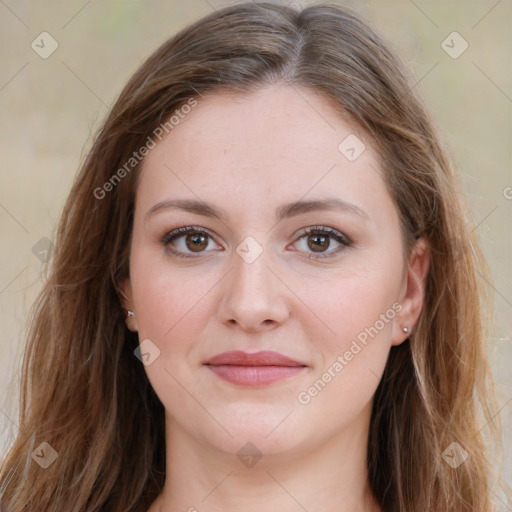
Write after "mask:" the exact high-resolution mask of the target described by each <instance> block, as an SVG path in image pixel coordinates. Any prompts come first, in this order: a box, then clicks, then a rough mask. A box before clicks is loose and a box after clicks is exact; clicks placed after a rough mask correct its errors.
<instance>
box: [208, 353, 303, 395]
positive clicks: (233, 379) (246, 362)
mask: <svg viewBox="0 0 512 512" xmlns="http://www.w3.org/2000/svg"><path fill="white" fill-rule="evenodd" d="M204 364H205V366H206V367H207V368H208V369H209V370H211V371H212V372H213V373H214V374H215V375H216V376H217V377H219V378H221V379H223V380H225V381H228V382H230V383H232V384H236V385H238V386H246V387H259V386H267V385H269V384H272V383H273V382H276V381H280V380H283V379H289V378H291V377H294V376H296V375H298V374H299V373H301V372H303V371H304V370H305V368H307V367H308V366H307V365H306V364H304V363H301V362H299V361H295V360H293V359H290V358H289V357H286V356H284V355H283V354H279V353H278V352H272V351H263V352H256V353H253V354H250V353H247V352H242V351H239V350H237V351H232V352H224V353H222V354H218V355H216V356H214V357H212V358H211V359H209V360H208V361H207V362H206V363H204Z"/></svg>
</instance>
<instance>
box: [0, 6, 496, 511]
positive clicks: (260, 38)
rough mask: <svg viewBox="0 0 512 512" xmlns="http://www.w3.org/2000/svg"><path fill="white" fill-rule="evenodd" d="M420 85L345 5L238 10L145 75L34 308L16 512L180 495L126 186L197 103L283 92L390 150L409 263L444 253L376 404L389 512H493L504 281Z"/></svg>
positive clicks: (115, 119)
mask: <svg viewBox="0 0 512 512" xmlns="http://www.w3.org/2000/svg"><path fill="white" fill-rule="evenodd" d="M412 83H413V82H412V79H411V77H410V76H409V74H408V72H407V70H406V68H405V66H404V65H403V64H402V62H401V61H400V59H399V58H398V57H397V56H396V55H395V54H394V53H393V52H392V51H391V50H390V48H389V46H388V45H387V43H385V42H384V41H383V40H382V39H381V37H380V36H379V35H377V34H376V33H375V31H374V30H373V29H372V28H371V27H370V26H369V25H368V24H367V23H366V22H364V21H363V20H361V19H360V18H359V17H358V16H356V15H354V14H352V13H350V12H348V11H347V10H346V9H343V8H341V7H340V6H337V5H330V4H322V5H315V6H310V7H307V8H304V9H301V10H299V9H297V10H296V9H293V8H290V7H283V6H277V5H273V4H269V3H254V2H250V3H241V4H237V5H234V6H230V7H227V8H224V9H221V10H218V11H216V12H214V13H212V14H210V15H208V16H206V17H204V18H202V19H200V20H199V21H197V22H195V23H193V24H191V25H190V26H188V27H186V28H185V29H183V30H182V31H180V32H179V33H178V34H177V35H175V36H174V37H172V38H170V39H169V40H168V41H166V42H165V43H164V44H163V45H162V46H160V47H159V48H158V49H157V50H156V51H155V52H154V53H153V54H152V55H151V56H150V57H149V58H148V59H147V60H146V61H145V62H144V63H143V64H142V65H141V66H140V68H139V69H138V70H137V71H136V72H135V74H134V75H133V76H132V77H131V79H130V80H129V82H128V83H127V84H126V86H125V87H124V89H123V90H122V92H121V94H120V96H119V98H118V99H117V101H116V102H115V104H114V106H113V107H112V109H111V111H110V113H109V114H108V116H107V118H106V120H105V121H104V124H103V125H102V127H101V128H100V130H99V132H98V133H97V135H96V137H95V140H94V143H93V145H92V148H91V150H90V152H89V153H88V156H87V157H86V159H85V161H84V163H83V165H82V167H81V169H80V171H79V173H78V174H77V176H76V178H75V181H74V184H73V186H72V188H71V191H70V194H69V196H68V199H67V202H66V204H65V206H64V209H63V212H62V217H61V219H60V224H59V226H58V231H57V236H56V249H55V253H54V256H53V259H52V262H51V267H50V268H49V274H48V278H47V280H46V281H45V284H44V286H43V288H42V290H41V292H40V295H39V297H38V299H37V301H36V303H35V304H34V306H33V309H32V310H31V315H30V329H29V334H28V342H27V346H26V350H25V354H24V358H23V367H22V380H21V400H20V413H19V425H20V429H19V433H18V434H17V436H16V438H15V439H14V441H13V442H12V444H11V446H10V449H9V452H8V454H7V455H6V456H5V458H4V461H3V464H2V468H1V472H0V491H1V497H0V509H1V510H2V511H3V512H21V511H30V512H32V511H36V510H37V511H38V512H40V511H54V512H61V511H62V510H73V511H75V512H95V511H100V510H101V511H103V512H127V511H132V512H139V511H140V512H143V511H144V512H145V511H146V510H147V509H148V508H149V506H150V504H151V503H152V502H153V501H154V499H155V498H156V496H157V495H158V494H159V493H160V491H161V490H162V488H163V484H164V479H165V436H164V408H163V405H162V404H161V402H160V400H159V399H158V397H157V396H156V394H155V392H154V391H153V389H152V387H151V385H150V384H149V381H148V379H147V377H146V374H145V372H144V370H143V366H142V365H141V364H140V361H138V360H137V358H136V357H134V349H135V348H136V347H137V346H138V338H137V335H136V334H134V333H131V332H130V331H128V329H127V327H126V325H125V322H124V312H123V310H122V306H121V293H120V288H119V282H120V280H121V279H122V278H123V277H126V276H128V264H129V262H128V249H129V243H130V237H131V230H132V221H133V209H134V199H135V193H136V186H137V176H138V170H139V168H140V163H138V164H137V165H135V166H134V167H133V169H131V170H130V169H128V170H126V167H125V170H126V172H125V173H124V174H123V176H122V179H120V180H117V181H116V182H115V183H114V182H112V176H113V175H114V174H115V172H116V170H118V169H121V168H122V167H123V165H125V163H126V162H127V161H129V159H130V158H132V157H133V153H134V151H137V150H138V149H139V148H141V147H142V146H144V145H145V144H146V142H147V141H148V137H151V136H152V133H153V132H154V130H155V129H156V128H157V127H158V126H159V125H160V124H161V123H162V122H165V121H167V120H168V119H169V118H170V116H172V115H173V113H174V112H176V110H177V109H179V108H180V107H182V106H183V105H185V104H186V103H187V102H189V101H190V99H191V98H197V100H198V101H200V99H201V97H202V96H204V95H206V94H209V93H215V91H220V90H229V91H232V92H233V93H237V94H246V93H250V92H251V91H254V90H257V89H258V88H260V87H263V86H265V85H269V84H284V85H288V86H291V87H304V88H307V89H309V90H312V91H315V92H317V93H319V94H321V95H322V96H323V97H324V98H325V99H327V100H328V101H329V102H330V104H332V105H333V108H334V109H336V111H337V112H338V113H339V115H340V116H343V118H344V119H347V120H349V122H350V123H352V124H353V126H355V127H357V128H358V129H360V130H361V131H362V133H365V134H366V135H367V136H368V137H369V138H370V139H371V140H372V141H373V142H374V144H375V147H376V148H377V150H378V153H379V156H380V159H381V163H382V169H383V171H384V176H383V177H384V180H385V182H386V185H387V188H388V190H389V193H390V194H391V197H392V198H393V200H394V203H395V205H396V208H397V211H398V212H399V215H400V219H401V229H402V233H403V241H404V248H405V251H406V253H407V254H410V251H411V248H412V247H413V245H414V242H415V241H416V240H417V239H418V238H419V237H424V238H425V239H426V241H427V242H428V244H429V247H430V268H429V272H428V275H427V277H426V283H425V294H426V297H425V303H424V307H423V310H422V312H421V316H420V318H419V321H418V324H417V326H416V327H415V329H414V331H413V333H412V334H411V335H410V337H409V338H408V340H406V342H404V343H402V344H401V345H399V346H397V347H393V348H392V349H391V352H390V355H389V359H388V362H387V366H386V368H385V371H384V375H383V377H382V380H381V382H380V384H379V386H378V389H377V391H376V394H375V397H374V403H373V411H372V416H371V424H370V431H369V437H368V458H367V464H368V470H369V483H370V487H371V490H372V492H373V494H374V495H375V498H376V500H377V502H378V503H379V504H380V506H381V508H382V510H383V511H384V512H397V511H400V512H423V511H425V512H427V511H429V512H430V511H433V510H435V511H436V512H448V511H450V512H470V511H471V512H487V511H490V510H492V502H491V500H490V497H489V490H488V486H489V485H490V476H489V475H490V473H489V466H490V464H489V454H488V448H487V447H486V445H485V443H484V441H483V439H482V435H481V430H480V429H481V428H482V427H481V425H482V424H484V423H485V424H488V425H489V428H490V429H491V431H495V432H498V431H499V422H498V421H497V419H496V418H494V417H493V415H492V409H493V404H494V401H493V392H492V379H491V377H490V373H489V368H488V363H487V356H486V343H485V342H486V339H487V335H488V325H489V315H488V314H487V312H488V303H489V300H488V298H486V295H485V289H484V288H483V286H482V285H481V283H479V277H478V273H481V274H482V275H484V276H487V279H489V272H488V269H487V267H486V264H485V262H484V259H483V257H482V254H481V250H480V249H479V244H478V240H477V239H476V237H475V235H474V233H473V231H472V226H471V221H470V214H469V210H468V207H467V205H466V203H465V201H464V192H463V190H462V187H461V185H460V182H459V177H458V173H457V170H456V169H455V166H454V164H453V162H452V160H451V158H450V156H449V153H448V151H447V149H446V148H445V147H444V146H443V144H442V143H441V141H440V140H441V139H440V137H439V135H438V133H437V129H436V128H435V126H434V123H433V121H432V120H431V119H430V116H429V114H428V112H427V110H426V108H425V106H424V104H423V100H422V99H421V97H420V96H419V94H418V93H417V90H416V89H415V88H414V87H413V86H412ZM118 176H119V173H118ZM109 180H110V181H109ZM106 183H110V184H111V186H110V187H106V186H105V184H106ZM107 188H108V190H109V194H108V195H106V197H102V195H105V194H103V193H101V194H100V193H99V192H98V191H99V190H107ZM42 442H46V443H48V444H49V445H50V446H51V447H52V448H53V449H54V450H55V451H56V452H57V453H58V457H57V459H56V460H55V462H53V464H51V465H50V466H49V467H48V468H47V469H42V468H41V467H40V466H39V465H38V464H36V463H35V462H34V461H33V460H32V458H31V453H32V452H33V451H34V449H35V448H37V447H38V446H39V445H40V443H42ZM454 442H457V443H458V444H459V445H460V446H461V447H462V448H463V449H464V450H465V451H466V452H467V454H468V458H467V460H466V461H465V462H464V463H463V464H461V465H460V466H459V467H458V468H456V469H454V468H452V467H451V466H450V465H449V464H447V463H446V462H445V461H444V460H443V457H442V453H443V451H444V450H445V449H446V448H447V447H448V446H450V445H451V443H454Z"/></svg>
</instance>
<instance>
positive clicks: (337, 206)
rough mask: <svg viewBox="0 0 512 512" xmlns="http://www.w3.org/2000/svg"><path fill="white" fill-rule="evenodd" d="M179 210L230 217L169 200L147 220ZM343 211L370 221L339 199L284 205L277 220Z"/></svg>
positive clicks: (207, 206)
mask: <svg viewBox="0 0 512 512" xmlns="http://www.w3.org/2000/svg"><path fill="white" fill-rule="evenodd" d="M172 209H178V210H183V211H186V212H189V213H195V214H197V215H202V216H205V217H214V218H216V219H219V220H220V221H222V222H227V219H228V217H229V215H228V212H227V211H226V210H224V209H222V208H219V207H217V206H215V205H213V204H211V203H207V202H205V201H200V200H196V199H172V200H171V199H167V200H165V201H160V202H158V203H156V204H155V205H154V206H152V207H151V208H150V209H149V210H148V211H147V213H146V215H145V219H146V220H148V219H149V218H150V217H151V216H153V215H155V214H156V213H158V212H163V211H167V210H172ZM333 210H337V211H341V212H345V213H350V214H353V215H357V216H358V217H361V218H362V219H365V220H370V218H369V216H368V214H367V213H366V212H365V211H364V210H362V209H361V208H359V207H358V206H356V205H355V204H352V203H349V202H347V201H344V200H342V199H338V198H325V199H317V200H312V201H295V202H293V203H288V204H284V205H282V206H280V207H278V208H277V209H276V214H275V215H276V219H277V220H278V221H281V220H283V219H285V218H289V217H295V216H297V215H301V214H304V213H308V212H312V211H333Z"/></svg>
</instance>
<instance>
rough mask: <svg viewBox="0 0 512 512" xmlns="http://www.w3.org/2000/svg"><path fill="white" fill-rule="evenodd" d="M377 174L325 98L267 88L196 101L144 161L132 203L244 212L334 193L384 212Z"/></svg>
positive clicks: (375, 161) (366, 147) (366, 148)
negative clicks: (167, 202) (171, 201)
mask: <svg viewBox="0 0 512 512" xmlns="http://www.w3.org/2000/svg"><path fill="white" fill-rule="evenodd" d="M347 150H348V152H347ZM359 153H360V154H359ZM354 156H355V157H356V158H354ZM380 173H381V170H380V164H379V158H378V155H377V153H376V151H375V150H374V148H373V146H372V144H371V141H370V140H368V139H367V138H365V137H364V136H363V135H362V134H361V133H360V132H359V131H358V130H356V129H355V127H354V126H352V125H351V124H350V123H348V122H347V121H346V120H343V119H342V118H341V116H340V115H339V113H338V112H337V111H336V109H335V108H334V107H333V106H332V105H331V104H330V103H329V102H328V101H327V100H326V99H325V98H323V97H322V96H320V95H318V94H317V93H315V92H313V91H311V90H309V89H304V88H298V87H295V86H294V87H291V86H270V87H266V88H264V89H261V90H258V91H255V92H252V93H250V94H247V95H237V94H233V93H229V92H220V93H213V94H210V95H208V96H206V97H204V98H201V99H199V100H198V103H197V106H195V107H194V108H192V109H191V110H190V112H189V113H188V114H186V115H184V116H182V118H181V119H180V120H179V122H178V123H177V124H176V125H174V127H173V129H172V130H171V131H170V133H169V135H167V136H166V137H165V138H164V139H163V140H162V141H161V142H160V143H158V144H157V146H156V147H155V148H154V149H153V150H151V152H150V153H149V154H148V156H147V157H146V158H145V160H144V162H143V166H142V175H141V179H140V183H139V189H138V191H137V201H138V202H140V201H143V202H144V203H146V202H147V203H148V206H151V205H149V202H151V201H153V202H157V201H159V200H163V199H167V198H168V197H167V196H169V195H172V196H173V198H174V196H176V197H180V198H181V197H184V196H186V197H187V198H195V199H197V198H201V199H204V200H207V201H209V202H215V203H216V204H219V205H220V206H222V205H226V206H227V205H231V206H237V207H239V211H240V212H242V210H243V211H245V212H247V211H249V210H251V209H257V208H261V206H262V204H263V202H265V204H267V203H268V204H270V203H276V204H277V203H279V204H281V203H283V202H286V200H289V201H294V200H295V201H296V200H298V199H300V198H305V199H314V198H320V197H325V196H327V195H328V196H329V197H332V196H333V195H334V196H337V197H340V198H341V199H346V200H349V199H350V201H351V202H353V203H357V202H359V204H360V205H361V207H363V205H366V206H367V207H370V206H371V204H372V203H375V202H376V201H377V202H380V203H382V202H383V201H384V202H385V201H387V202H388V205H387V206H389V201H390V197H389V196H388V195H387V191H386V188H385V185H384V182H383V180H382V178H381V174H380ZM194 196H195V197H194ZM386 196H387V197H386ZM376 206H378V205H375V204H374V207H376ZM380 206H382V204H380Z"/></svg>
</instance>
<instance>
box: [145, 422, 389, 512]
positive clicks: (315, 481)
mask: <svg viewBox="0 0 512 512" xmlns="http://www.w3.org/2000/svg"><path fill="white" fill-rule="evenodd" d="M367 438H368V428H366V429H364V428H361V425H360V424H354V425H352V427H348V428H347V429H346V430H345V431H343V432H340V433H338V434H337V435H335V436H332V437H330V438H329V439H328V440H327V441H325V442H323V443H322V444H319V445H317V446H314V447H313V448H312V449H310V450H307V451H306V450H305V448H302V450H301V449H297V450H296V451H294V452H293V453H291V452H288V453H283V452H280V453H276V454H270V453H263V455H262V457H261V459H259V460H258V461H257V462H256V463H254V459H252V460H251V459H250V457H249V458H247V459H246V464H247V465H246V464H244V463H242V462H241V461H240V460H239V458H238V457H237V456H236V454H233V453H226V452H222V451H220V450H218V449H216V448H215V447H212V446H210V445H205V444H200V443H198V442H197V440H195V439H193V438H191V437H190V436H189V434H188V433H187V432H186V431H185V430H183V429H181V427H180V426H179V425H177V424H176V423H174V422H173V421H172V419H170V418H166V447H167V448H166V449H167V470H166V473H167V477H166V482H165V487H164V490H163V492H162V494H161V495H160V496H159V498H158V500H157V501H156V502H155V503H154V504H153V507H151V509H150V512H178V511H180V512H183V511H186V512H221V511H222V512H235V511H239V510H243V511H244V512H256V511H258V512H259V511H261V510H272V511H274V510H276V511H277V510H279V511H280V512H300V511H304V510H306V511H313V510H329V511H336V512H379V511H380V510H381V509H380V507H379V506H378V504H377V502H376V501H375V499H374V498H373V496H372V493H371V491H370V489H369V487H368V472H367V464H366V453H367ZM244 444H245V443H243V442H241V443H240V446H243V445H244ZM261 451H262V452H263V451H264V447H262V450H261Z"/></svg>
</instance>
